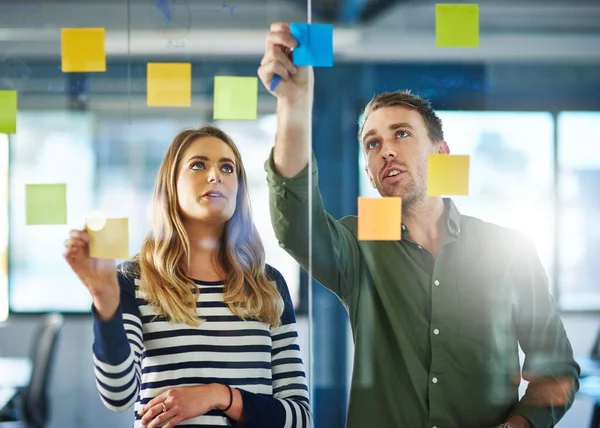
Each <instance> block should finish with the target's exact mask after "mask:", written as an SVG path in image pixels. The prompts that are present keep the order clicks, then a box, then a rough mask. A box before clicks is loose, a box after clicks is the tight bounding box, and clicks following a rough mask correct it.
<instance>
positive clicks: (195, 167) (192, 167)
mask: <svg viewBox="0 0 600 428" xmlns="http://www.w3.org/2000/svg"><path fill="white" fill-rule="evenodd" d="M201 168H204V164H203V163H202V162H196V163H193V164H192V166H191V167H190V169H201Z"/></svg>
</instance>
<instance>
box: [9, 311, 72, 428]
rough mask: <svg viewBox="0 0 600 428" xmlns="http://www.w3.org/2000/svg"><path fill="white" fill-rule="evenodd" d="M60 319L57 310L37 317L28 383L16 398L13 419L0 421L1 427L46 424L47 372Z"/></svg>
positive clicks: (42, 426) (31, 427) (32, 427)
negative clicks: (37, 322) (39, 317)
mask: <svg viewBox="0 0 600 428" xmlns="http://www.w3.org/2000/svg"><path fill="white" fill-rule="evenodd" d="M63 323H64V319H63V317H62V315H60V314H48V315H45V316H44V317H42V319H41V320H40V322H39V324H38V326H37V328H36V331H35V334H34V336H33V340H32V346H31V350H32V352H31V357H30V358H31V362H32V371H31V377H30V379H29V384H28V385H27V386H26V387H25V389H24V390H23V391H22V392H21V393H20V394H19V397H18V399H17V402H16V406H15V407H16V410H17V411H16V412H15V413H16V414H15V421H11V422H2V423H0V428H17V427H19V428H45V426H46V424H47V422H48V416H49V408H50V402H49V399H48V384H49V379H50V372H51V370H52V367H53V366H54V357H55V354H56V344H57V341H58V337H59V333H60V331H61V329H62V326H63Z"/></svg>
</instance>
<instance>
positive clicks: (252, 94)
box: [213, 76, 258, 120]
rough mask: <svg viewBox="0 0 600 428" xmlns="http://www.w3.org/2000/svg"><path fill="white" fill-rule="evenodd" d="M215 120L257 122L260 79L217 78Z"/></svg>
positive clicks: (214, 99)
mask: <svg viewBox="0 0 600 428" xmlns="http://www.w3.org/2000/svg"><path fill="white" fill-rule="evenodd" d="M213 101H214V104H213V110H214V114H213V118H214V119H216V120H219V119H230V120H256V111H257V106H258V78H256V77H237V76H215V92H214V98H213Z"/></svg>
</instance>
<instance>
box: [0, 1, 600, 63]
mask: <svg viewBox="0 0 600 428" xmlns="http://www.w3.org/2000/svg"><path fill="white" fill-rule="evenodd" d="M435 4H436V2H435V1H433V0H313V1H312V3H311V7H310V10H311V11H312V17H311V19H312V22H326V23H332V24H334V26H335V32H334V47H335V55H336V62H337V61H339V62H343V61H369V62H373V61H438V62H439V61H442V62H443V61H457V60H458V61H558V62H573V61H574V62H587V63H589V62H600V0H481V1H479V2H478V4H479V5H480V47H479V48H478V49H439V48H436V47H435ZM161 5H163V6H165V5H166V6H167V7H168V8H169V9H168V12H165V11H164V10H165V9H164V7H162V8H161V7H160V6H161ZM307 11H308V4H307V2H306V1H304V0H129V1H127V0H102V1H99V0H44V1H42V0H29V1H24V0H19V1H15V0H2V1H1V2H0V57H1V56H2V54H3V53H4V54H5V55H6V54H7V53H8V54H10V55H12V56H14V55H20V56H23V57H26V58H40V59H41V58H46V57H51V56H56V55H58V54H60V31H59V29H60V28H61V27H104V28H106V48H107V52H108V53H109V54H110V55H113V56H115V57H119V56H121V57H124V56H128V57H136V56H139V57H147V56H148V55H154V56H165V57H175V56H179V57H181V56H182V54H183V55H184V56H185V57H186V58H198V57H210V56H221V57H223V56H225V57H226V56H231V57H243V56H251V57H255V56H257V55H260V54H261V52H262V51H263V49H264V36H265V34H266V31H267V30H268V27H269V24H270V23H271V22H273V21H287V22H306V21H307ZM165 13H168V14H169V15H170V16H167V15H166V14H165ZM173 46H175V48H174V47H173ZM177 46H179V48H177Z"/></svg>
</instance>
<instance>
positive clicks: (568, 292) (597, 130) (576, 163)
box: [558, 112, 600, 310]
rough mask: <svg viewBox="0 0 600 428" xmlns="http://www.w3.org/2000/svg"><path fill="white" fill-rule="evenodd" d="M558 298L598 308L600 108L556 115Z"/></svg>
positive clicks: (575, 306)
mask: <svg viewBox="0 0 600 428" xmlns="http://www.w3.org/2000/svg"><path fill="white" fill-rule="evenodd" d="M558 162H559V172H558V173H559V194H558V197H559V217H558V226H559V239H558V255H559V258H558V265H559V267H560V270H559V272H560V278H559V287H560V288H559V294H558V296H559V303H560V306H561V308H562V309H570V310H590V309H594V310H597V309H600V263H599V262H598V261H599V260H600V190H599V187H598V183H599V182H600V113H599V112H563V113H561V114H559V115H558Z"/></svg>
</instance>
